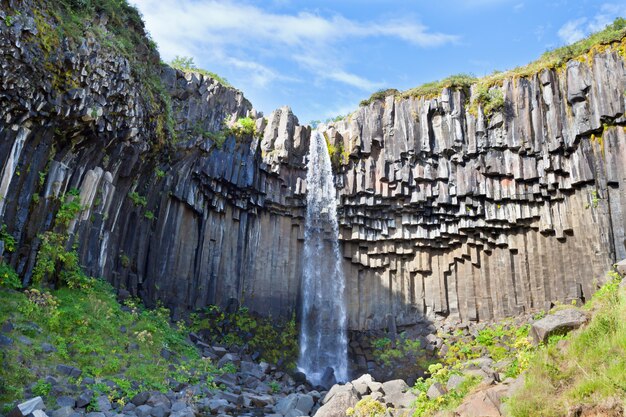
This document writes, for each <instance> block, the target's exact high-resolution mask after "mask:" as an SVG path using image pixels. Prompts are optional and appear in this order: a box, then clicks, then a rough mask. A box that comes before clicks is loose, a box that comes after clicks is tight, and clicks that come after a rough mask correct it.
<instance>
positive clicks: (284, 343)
mask: <svg viewBox="0 0 626 417" xmlns="http://www.w3.org/2000/svg"><path fill="white" fill-rule="evenodd" d="M190 319H191V325H190V327H191V329H192V330H193V331H198V330H202V329H204V330H208V331H209V333H210V334H211V336H210V337H211V342H212V343H220V344H223V345H226V346H230V345H237V346H244V345H245V346H247V347H248V349H249V350H250V352H259V353H260V354H261V359H263V360H264V361H266V362H268V363H273V364H278V363H279V362H282V363H283V364H284V366H285V367H286V368H292V367H294V366H295V360H296V358H297V356H298V329H297V326H296V318H295V315H293V316H292V317H291V319H289V320H285V321H282V322H280V321H277V320H274V319H272V317H260V316H257V315H253V314H251V313H250V312H249V310H248V309H247V308H246V307H241V308H239V309H238V310H237V311H235V312H233V313H226V312H225V311H223V310H222V309H221V308H219V307H218V306H209V307H207V308H205V309H204V310H203V311H201V312H197V313H194V314H193V315H192V316H191V318H190Z"/></svg>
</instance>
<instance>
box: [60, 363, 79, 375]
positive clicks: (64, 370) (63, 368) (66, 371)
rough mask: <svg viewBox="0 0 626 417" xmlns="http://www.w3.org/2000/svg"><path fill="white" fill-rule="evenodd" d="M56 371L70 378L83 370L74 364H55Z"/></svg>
mask: <svg viewBox="0 0 626 417" xmlns="http://www.w3.org/2000/svg"><path fill="white" fill-rule="evenodd" d="M57 371H58V372H59V373H60V374H61V375H67V376H70V377H72V378H78V377H79V376H80V375H81V374H82V373H83V371H81V370H80V369H78V368H76V367H75V366H69V365H57Z"/></svg>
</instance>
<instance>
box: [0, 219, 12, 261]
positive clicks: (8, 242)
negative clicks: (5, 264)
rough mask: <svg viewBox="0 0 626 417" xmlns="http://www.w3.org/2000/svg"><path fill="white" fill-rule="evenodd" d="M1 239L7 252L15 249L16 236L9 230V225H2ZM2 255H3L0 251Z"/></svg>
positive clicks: (0, 229) (0, 228) (0, 230)
mask: <svg viewBox="0 0 626 417" xmlns="http://www.w3.org/2000/svg"><path fill="white" fill-rule="evenodd" d="M0 240H2V241H3V242H4V250H5V251H7V252H14V251H15V238H14V237H13V236H12V235H11V234H10V233H9V232H7V225H6V224H3V225H2V226H0ZM0 255H2V254H1V253H0Z"/></svg>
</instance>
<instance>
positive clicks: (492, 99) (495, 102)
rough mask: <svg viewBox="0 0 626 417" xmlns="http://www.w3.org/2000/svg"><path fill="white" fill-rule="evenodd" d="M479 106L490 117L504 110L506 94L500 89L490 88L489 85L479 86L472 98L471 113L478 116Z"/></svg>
mask: <svg viewBox="0 0 626 417" xmlns="http://www.w3.org/2000/svg"><path fill="white" fill-rule="evenodd" d="M478 106H481V107H482V109H483V113H484V114H485V116H487V117H489V116H491V115H492V114H493V113H495V112H498V111H501V110H502V109H503V108H504V94H503V93H502V90H501V89H500V88H498V87H491V88H490V87H489V86H488V85H487V84H477V85H476V91H475V93H474V96H473V98H472V104H471V106H470V109H469V112H470V113H472V114H474V115H476V114H478Z"/></svg>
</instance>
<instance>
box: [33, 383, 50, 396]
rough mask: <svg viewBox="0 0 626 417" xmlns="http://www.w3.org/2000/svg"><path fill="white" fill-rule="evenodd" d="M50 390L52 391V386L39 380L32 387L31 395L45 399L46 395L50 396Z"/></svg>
mask: <svg viewBox="0 0 626 417" xmlns="http://www.w3.org/2000/svg"><path fill="white" fill-rule="evenodd" d="M50 390H52V384H51V383H49V382H46V380H44V379H40V380H38V381H37V383H36V384H35V386H34V387H33V394H35V395H37V396H40V397H47V396H48V394H50Z"/></svg>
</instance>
